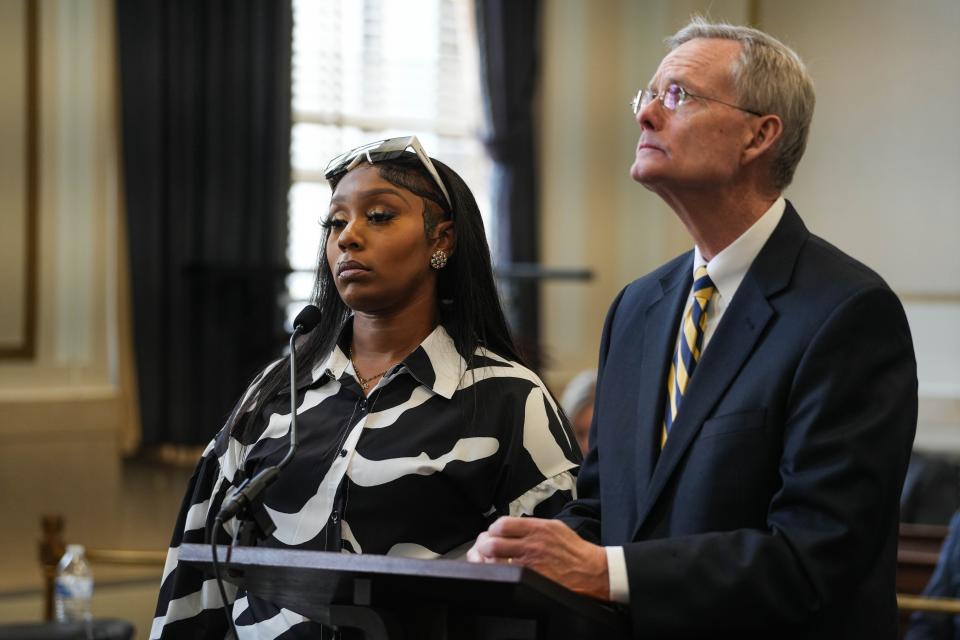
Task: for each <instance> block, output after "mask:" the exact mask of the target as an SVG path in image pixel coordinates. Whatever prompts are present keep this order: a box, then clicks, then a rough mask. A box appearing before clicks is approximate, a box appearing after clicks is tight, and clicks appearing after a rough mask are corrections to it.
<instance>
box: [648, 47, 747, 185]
mask: <svg viewBox="0 0 960 640" xmlns="http://www.w3.org/2000/svg"><path fill="white" fill-rule="evenodd" d="M739 55H740V44H739V43H737V42H734V41H732V40H718V39H696V40H691V41H689V42H686V43H684V44H682V45H681V46H679V47H677V48H676V49H674V50H673V51H671V52H670V53H669V54H668V55H667V56H666V57H665V58H664V59H663V61H662V62H661V63H660V67H659V68H658V69H657V73H656V75H654V77H653V79H652V80H651V81H650V85H649V87H650V88H651V89H653V90H654V91H656V92H657V93H658V94H659V93H661V92H663V91H665V90H666V89H667V87H668V86H669V85H671V84H678V85H680V86H681V87H683V88H684V89H685V90H686V91H687V92H688V93H691V94H696V95H701V96H706V97H710V98H716V99H718V100H723V101H725V102H729V103H731V104H736V103H737V96H736V92H735V90H734V87H733V80H732V77H731V69H732V68H733V64H734V62H735V60H736V59H737V57H738V56H739ZM750 118H751V116H750V115H749V114H747V113H744V112H743V111H740V110H738V109H735V108H733V107H730V106H726V105H723V104H719V103H717V102H713V101H710V100H701V99H698V98H694V97H688V98H687V100H686V101H685V102H684V103H683V104H682V105H680V106H679V107H678V108H677V109H676V110H675V111H670V110H669V109H667V108H666V107H664V106H663V104H661V102H660V100H659V99H656V100H651V101H650V103H649V104H647V105H646V106H645V107H643V108H642V109H640V111H639V113H638V114H637V123H638V124H639V125H640V141H639V143H638V144H637V151H636V159H635V160H634V163H633V166H632V167H631V169H630V175H631V177H633V179H634V180H636V181H637V182H639V183H640V184H642V185H643V186H645V187H646V188H648V189H650V190H651V191H654V192H656V193H658V194H660V195H661V196H663V197H666V198H669V197H670V195H671V194H675V193H677V192H678V191H690V190H704V191H709V190H711V189H715V188H718V187H722V186H723V185H725V184H729V183H730V181H731V180H732V179H733V178H735V177H736V175H737V172H738V170H739V169H740V167H741V151H742V150H743V147H744V145H745V144H746V143H747V142H748V141H749V139H750V135H751V134H750V129H749V126H748V125H749V119H750Z"/></svg>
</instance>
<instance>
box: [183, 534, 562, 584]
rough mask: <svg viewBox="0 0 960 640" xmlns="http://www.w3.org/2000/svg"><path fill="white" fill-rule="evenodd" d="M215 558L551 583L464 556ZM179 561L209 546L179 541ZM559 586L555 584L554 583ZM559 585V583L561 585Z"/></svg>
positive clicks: (241, 554)
mask: <svg viewBox="0 0 960 640" xmlns="http://www.w3.org/2000/svg"><path fill="white" fill-rule="evenodd" d="M217 558H218V559H219V561H220V563H221V564H222V565H224V566H233V567H240V566H243V565H247V566H258V567H296V568H301V569H318V570H328V571H349V572H352V573H365V574H373V575H418V576H428V577H435V578H460V579H468V580H484V581H488V582H503V583H512V584H519V583H521V582H528V583H529V582H530V581H533V582H539V581H540V580H542V581H545V582H547V583H550V584H553V583H552V582H551V581H550V580H548V579H547V578H544V577H543V576H541V575H540V574H538V573H536V572H534V571H532V570H530V569H526V568H525V567H521V566H514V565H506V564H477V563H473V562H467V561H465V560H448V559H443V558H437V559H421V558H402V557H397V556H384V555H376V554H362V553H361V554H358V553H336V552H331V551H306V550H299V549H275V548H269V547H228V546H223V545H221V546H218V547H217ZM178 559H179V561H180V562H188V563H189V562H197V563H209V562H210V559H211V554H210V546H209V545H205V544H183V545H181V546H180V550H179V553H178ZM556 586H559V585H556ZM561 588H562V587H561Z"/></svg>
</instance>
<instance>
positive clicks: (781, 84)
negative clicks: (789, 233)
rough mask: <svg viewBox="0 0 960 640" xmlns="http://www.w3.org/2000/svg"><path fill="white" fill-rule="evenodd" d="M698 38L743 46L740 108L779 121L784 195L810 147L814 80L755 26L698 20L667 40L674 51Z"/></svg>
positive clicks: (737, 70)
mask: <svg viewBox="0 0 960 640" xmlns="http://www.w3.org/2000/svg"><path fill="white" fill-rule="evenodd" d="M697 38H717V39H721V40H733V41H735V42H739V43H740V46H741V51H740V58H739V59H738V60H737V62H736V63H734V65H733V69H731V74H732V77H733V86H734V89H735V90H736V92H737V100H738V101H739V104H740V105H741V106H743V107H744V108H746V109H750V110H751V111H757V112H759V113H765V114H767V113H769V114H774V115H777V116H780V119H781V120H782V121H783V135H782V137H781V138H780V142H779V144H778V145H777V148H776V149H774V157H773V168H772V170H773V181H774V183H775V186H776V187H777V188H778V189H780V190H783V189H785V188H786V187H787V185H789V184H790V181H791V180H793V173H794V171H796V169H797V165H798V164H799V163H800V158H801V157H803V151H804V149H806V147H807V134H808V133H809V132H810V121H811V120H812V119H813V108H814V103H815V102H816V98H815V96H814V94H813V81H812V80H811V79H810V75H809V74H808V73H807V68H806V66H805V65H804V64H803V61H802V60H801V59H800V56H798V55H797V54H796V53H795V52H794V51H793V49H791V48H790V47H788V46H786V45H785V44H783V43H782V42H780V41H779V40H777V39H776V38H774V37H772V36H770V35H767V34H766V33H764V32H762V31H759V30H757V29H752V28H750V27H742V26H737V25H732V24H726V23H711V22H707V21H706V20H705V19H703V18H701V17H699V16H695V17H694V18H692V19H691V20H690V24H688V25H687V26H685V27H683V28H682V29H680V31H677V32H676V33H675V34H674V35H673V36H671V37H670V38H668V39H667V46H668V47H669V48H670V50H671V51H673V50H674V49H676V48H677V47H679V46H680V45H682V44H683V43H685V42H689V41H690V40H694V39H697Z"/></svg>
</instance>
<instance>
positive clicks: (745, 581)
mask: <svg viewBox="0 0 960 640" xmlns="http://www.w3.org/2000/svg"><path fill="white" fill-rule="evenodd" d="M669 45H670V52H669V54H668V55H667V56H666V57H665V58H664V59H663V61H662V62H661V64H660V67H659V68H658V70H657V72H656V75H654V77H653V79H652V80H651V82H650V84H649V86H648V88H647V89H645V90H643V91H641V92H640V94H638V96H637V100H636V103H635V113H636V120H637V123H638V124H639V126H640V140H639V144H638V145H637V150H636V159H635V162H634V164H633V167H632V169H631V175H632V177H633V179H634V180H636V181H637V182H639V183H640V184H642V185H643V186H645V187H646V188H648V189H650V190H652V191H654V192H655V193H657V194H658V195H659V196H660V197H662V198H663V199H664V200H665V201H666V202H667V204H669V205H670V207H671V208H672V209H673V211H674V212H675V213H676V215H677V216H678V217H679V218H680V220H681V221H682V222H683V224H684V225H685V226H686V228H687V230H688V232H689V234H690V236H691V238H692V239H693V242H694V245H695V248H694V250H693V251H692V252H690V253H687V254H685V255H683V256H680V257H679V258H677V259H675V260H673V261H671V262H669V263H667V264H666V265H664V266H662V267H660V268H659V269H657V270H656V271H654V272H653V273H651V274H649V275H647V276H645V277H643V278H641V279H639V280H637V281H635V282H633V283H632V284H630V285H629V286H627V287H626V288H625V289H624V290H623V291H622V292H621V293H620V295H619V296H618V297H617V298H616V300H615V301H614V303H613V305H612V307H611V309H610V311H609V313H608V316H607V320H606V324H605V326H604V332H603V339H602V342H601V347H600V369H599V380H598V386H597V396H596V407H595V415H594V421H593V426H592V427H591V439H590V443H591V450H590V453H589V454H588V455H587V457H586V460H585V461H584V465H583V468H582V471H581V474H580V477H579V481H578V494H579V497H578V499H577V500H575V501H573V502H572V503H570V504H569V505H567V507H566V508H565V509H564V511H563V512H562V513H561V514H560V516H558V518H559V521H558V520H552V521H548V520H537V519H519V518H501V519H500V520H497V521H496V522H495V523H494V524H493V525H491V526H490V528H489V530H488V532H486V533H484V534H481V536H480V537H479V538H478V539H477V542H476V544H475V545H474V547H473V549H471V551H470V553H469V558H470V559H471V560H473V561H477V562H514V563H522V564H524V565H526V566H529V567H532V568H533V569H535V570H536V571H539V572H540V573H543V574H544V575H546V576H547V577H549V578H551V579H553V580H556V581H557V582H560V583H562V584H564V585H566V586H568V587H569V588H571V589H574V590H576V591H579V592H582V593H585V594H589V595H591V596H594V597H597V598H601V599H610V600H613V601H615V602H621V603H625V604H628V605H629V610H630V614H631V618H632V623H633V629H634V633H635V634H637V635H641V634H642V635H644V636H646V637H652V638H663V637H673V636H698V635H702V636H707V635H709V636H711V637H716V636H717V635H718V633H719V635H721V636H724V637H725V636H727V635H731V632H736V636H738V637H753V636H757V637H764V638H792V637H801V638H833V637H844V638H882V637H889V638H893V637H895V634H896V602H895V596H894V577H895V564H896V545H897V521H898V513H897V509H898V497H899V494H900V489H901V485H902V483H903V477H904V473H905V470H906V465H907V459H908V456H909V454H910V449H911V444H912V441H913V434H914V430H915V424H916V411H917V380H916V363H915V359H914V354H913V346H912V342H911V338H910V333H909V329H908V326H907V321H906V318H905V316H904V313H903V309H902V306H901V305H900V302H899V301H898V300H897V298H896V296H895V295H894V294H893V293H892V292H891V291H890V289H889V288H888V287H887V285H886V284H885V283H884V282H883V281H882V280H881V279H880V277H879V276H877V275H876V274H875V273H873V272H872V271H870V270H869V269H867V268H866V267H864V266H863V265H861V264H859V263H858V262H856V261H855V260H853V259H852V258H850V257H848V256H846V255H844V254H843V253H841V252H840V251H839V250H837V249H836V248H834V247H832V246H831V245H829V244H827V243H826V242H825V241H823V240H822V239H820V238H817V237H816V236H813V235H811V234H810V233H809V232H808V231H807V230H806V228H805V227H804V225H803V223H802V222H801V220H800V218H799V216H798V215H797V212H796V211H795V210H794V208H793V206H792V205H791V204H790V203H788V202H786V201H785V200H784V199H783V197H782V195H781V193H782V191H783V189H784V188H785V187H786V186H787V185H788V184H789V183H790V180H791V178H792V176H793V173H794V170H795V168H796V166H797V163H798V162H799V160H800V157H801V156H802V154H803V150H804V146H805V144H806V138H807V131H808V129H809V125H810V121H811V118H812V115H813V105H814V95H813V87H812V84H811V82H810V79H809V77H808V75H807V72H806V70H805V68H804V66H803V63H802V62H801V61H800V59H799V58H798V57H797V56H796V54H795V53H793V52H792V51H791V50H790V49H788V48H787V47H785V46H784V45H783V44H781V43H780V42H778V41H776V40H775V39H773V38H771V37H770V36H768V35H766V34H764V33H762V32H759V31H756V30H754V29H748V28H744V27H734V26H730V25H715V24H709V23H706V22H704V21H702V20H699V19H697V20H694V21H693V22H691V24H689V25H688V26H687V27H685V28H684V29H682V30H681V31H679V32H678V33H677V34H676V35H675V36H673V38H671V40H670V41H669ZM838 158H839V156H838ZM837 215H842V212H837Z"/></svg>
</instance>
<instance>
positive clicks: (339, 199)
mask: <svg viewBox="0 0 960 640" xmlns="http://www.w3.org/2000/svg"><path fill="white" fill-rule="evenodd" d="M382 195H393V196H397V197H398V198H400V199H401V200H403V201H404V202H406V203H407V204H410V203H409V202H407V199H406V198H405V197H403V194H402V193H400V192H399V191H397V190H396V189H390V188H389V187H378V188H376V189H365V190H363V191H357V192H356V193H355V196H356V197H358V198H372V197H374V196H382ZM346 200H347V198H346V197H345V196H343V195H334V196H333V197H332V198H330V204H341V203H343V202H346Z"/></svg>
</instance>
